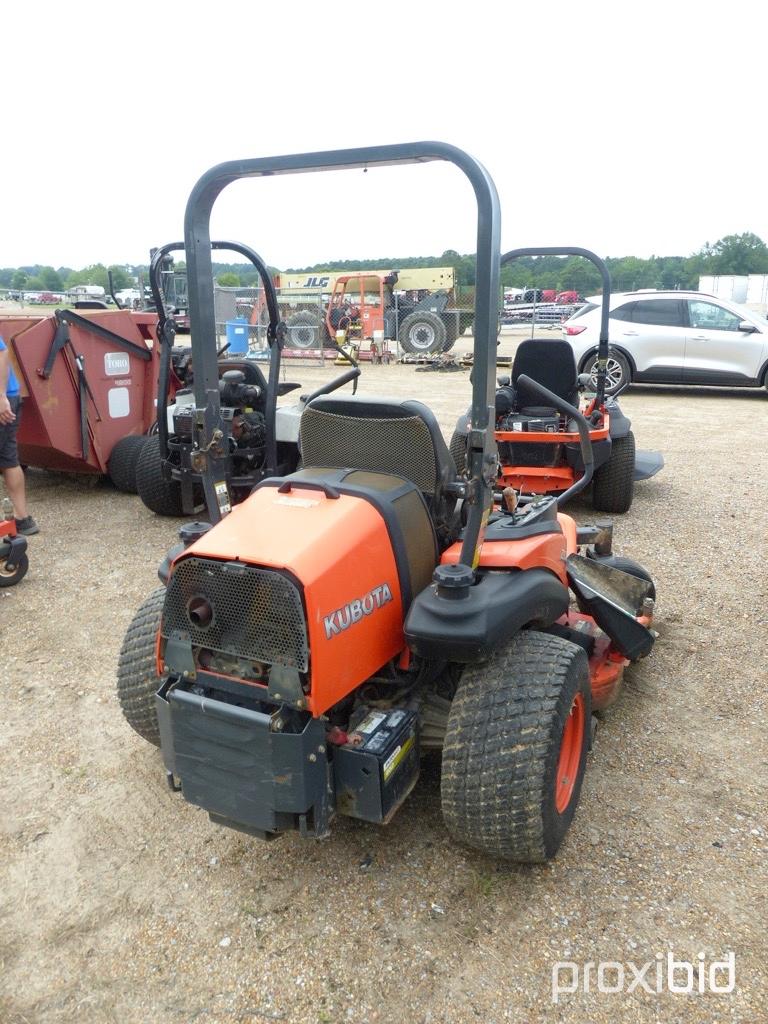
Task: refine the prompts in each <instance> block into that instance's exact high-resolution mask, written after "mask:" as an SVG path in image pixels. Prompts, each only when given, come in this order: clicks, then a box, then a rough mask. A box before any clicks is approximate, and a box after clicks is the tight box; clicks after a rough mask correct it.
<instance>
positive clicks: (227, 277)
mask: <svg viewBox="0 0 768 1024" xmlns="http://www.w3.org/2000/svg"><path fill="white" fill-rule="evenodd" d="M216 283H217V284H220V285H221V287H222V288H239V287H240V275H239V274H233V273H227V274H219V276H218V277H217V278H216Z"/></svg>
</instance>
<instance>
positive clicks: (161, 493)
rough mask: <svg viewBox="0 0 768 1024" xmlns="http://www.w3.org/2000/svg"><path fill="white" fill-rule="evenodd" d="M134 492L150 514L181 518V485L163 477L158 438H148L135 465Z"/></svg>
mask: <svg viewBox="0 0 768 1024" xmlns="http://www.w3.org/2000/svg"><path fill="white" fill-rule="evenodd" d="M136 491H137V493H138V495H139V497H140V498H141V500H142V501H143V502H144V504H145V505H146V506H147V508H148V509H150V510H151V511H152V512H155V513H156V514H157V515H159V516H182V515H184V509H183V506H182V503H181V484H180V483H179V482H178V481H177V480H166V479H165V477H164V476H163V460H162V458H161V456H160V438H159V437H150V438H148V439H147V442H146V444H145V445H144V447H143V448H142V450H141V452H140V453H139V458H138V462H137V463H136Z"/></svg>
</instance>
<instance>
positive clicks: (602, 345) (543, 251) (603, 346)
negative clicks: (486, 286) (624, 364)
mask: <svg viewBox="0 0 768 1024" xmlns="http://www.w3.org/2000/svg"><path fill="white" fill-rule="evenodd" d="M521 256H583V258H584V259H585V260H590V262H592V263H594V265H595V266H596V267H597V269H598V270H599V271H600V276H601V277H602V279H603V301H602V305H601V307H600V337H599V339H598V342H597V387H596V389H595V390H596V392H597V394H596V396H595V405H596V406H597V408H602V405H603V403H604V401H605V379H606V376H607V373H608V305H609V303H610V301H611V275H610V274H609V272H608V267H607V266H606V265H605V260H602V259H600V257H599V256H597V255H596V254H595V253H593V252H591V251H590V250H589V249H581V248H579V247H578V246H554V247H552V246H547V247H544V248H533V249H510V250H509V252H505V253H504V255H503V256H502V257H501V260H500V264H501V266H502V267H504V266H506V264H507V263H511V262H512V260H516V259H520V257H521ZM566 493H570V492H566Z"/></svg>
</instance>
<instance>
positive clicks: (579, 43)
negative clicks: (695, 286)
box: [0, 0, 768, 268]
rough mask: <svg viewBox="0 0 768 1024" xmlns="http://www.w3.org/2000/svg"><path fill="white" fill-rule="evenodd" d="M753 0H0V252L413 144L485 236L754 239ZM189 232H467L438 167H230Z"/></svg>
mask: <svg viewBox="0 0 768 1024" xmlns="http://www.w3.org/2000/svg"><path fill="white" fill-rule="evenodd" d="M767 29H768V15H767V14H766V8H765V7H763V6H762V5H753V4H747V3H746V2H741V0H732V2H731V3H729V4H725V3H722V2H718V3H708V2H706V0H699V2H697V3H688V2H678V3H675V2H674V0H672V2H670V0H668V2H666V3H658V2H656V0H644V2H643V3H638V2H633V3H631V4H627V3H621V2H620V0H615V2H613V3H610V2H606V3H600V2H595V0H581V2H578V3H577V2H574V0H568V2H560V0H548V2H546V3H545V2H541V3H525V4H523V3H504V2H503V0H502V2H499V0H493V2H491V0H466V2H465V3H461V4H459V3H454V2H442V3H438V2H434V0H421V2H419V0H410V2H401V0H386V2H385V3H375V4H373V3H371V4H363V3H342V4H332V3H323V2H319V0H313V2H305V0H292V2H286V0H283V2H277V3H259V2H257V0H250V2H240V0H226V2H219V3H207V2H202V3H200V4H194V5H193V4H192V3H189V2H180V0H162V2H161V0H155V2H153V3H147V2H145V0H129V2H127V3H122V4H121V3H106V2H99V3H92V2H76V0H73V2H70V3H68V4H66V3H61V2H57V3H51V2H49V0H44V2H38V3H36V4H34V5H28V4H21V3H16V4H13V5H12V6H10V7H9V6H8V5H6V6H4V9H3V23H2V34H3V37H4V44H5V45H4V46H3V48H2V49H3V60H2V83H3V84H2V101H0V110H2V112H3V120H2V129H1V130H2V138H3V140H4V143H5V145H4V147H3V155H2V162H1V163H0V168H1V169H0V182H1V183H2V189H1V190H0V266H2V267H7V266H20V265H25V264H33V263H41V264H50V265H53V266H55V267H58V266H62V265H65V266H70V267H75V268H78V267H82V266H85V265H87V264H90V263H105V264H109V263H117V264H120V263H142V262H146V261H147V259H148V255H149V249H150V247H152V246H155V245H160V244H163V243H165V242H170V241H175V240H181V238H182V237H183V218H184V208H185V204H186V200H187V197H188V195H189V192H190V189H191V188H192V186H193V185H194V183H195V181H196V180H197V179H198V178H199V176H200V175H201V174H202V173H203V172H205V171H206V170H207V169H209V168H210V167H212V166H213V165H215V164H218V163H220V162H222V161H224V160H230V159H238V158H251V157H265V156H270V155H276V154H283V153H299V152H309V151H312V150H318V149H336V148H344V147H353V146H364V145H376V144H384V143H400V142H411V141H415V140H419V139H436V140H439V141H443V142H449V143H452V144H453V145H456V146H459V147H461V148H463V149H465V150H467V151H468V152H470V153H471V154H472V155H473V156H475V157H477V159H479V160H480V161H481V162H482V163H483V164H485V166H486V167H487V168H488V170H489V171H490V173H491V176H492V177H493V178H494V180H495V182H496V186H497V188H498V190H499V195H500V199H501V208H502V244H503V248H504V249H508V248H512V247H516V246H523V245H557V244H564V245H579V246H585V247H587V248H591V249H593V250H595V251H596V252H597V253H599V254H600V255H602V256H625V255H634V256H642V257H647V256H650V255H652V254H655V255H688V254H690V253H692V252H694V251H696V250H697V249H699V248H700V247H701V246H702V245H703V244H704V243H705V242H706V241H710V242H712V241H715V240H716V239H718V238H721V237H722V236H724V235H726V234H732V233H740V232H744V231H753V232H755V233H756V234H758V235H760V237H761V238H763V239H764V240H766V241H768V197H767V193H768V186H767V184H766V181H767V177H766V149H767V148H768V145H767V140H766V133H767V132H768V125H767V124H766V118H765V116H764V112H765V109H766V95H767V90H766V77H767V76H768V60H767V59H766V49H767V47H768V32H767V31H766V30H767ZM212 236H213V237H217V238H228V239H234V240H237V241H240V242H244V243H246V244H248V245H251V246H252V247H253V248H255V249H257V250H258V251H259V252H260V253H261V255H262V256H263V257H264V259H265V260H267V262H269V263H270V264H272V265H275V266H278V267H282V268H285V267H288V266H302V265H308V264H312V263H320V262H322V261H325V260H333V259H346V258H355V257H359V258H367V257H384V256H408V255H432V254H434V255H439V254H441V253H442V252H443V251H444V250H445V249H449V248H450V249H456V250H458V251H459V252H472V251H474V249H475V208H474V198H473V194H472V191H471V189H470V187H469V185H468V184H467V183H466V180H465V179H464V177H463V175H462V174H461V173H460V172H458V171H456V170H455V169H454V168H452V167H450V166H448V165H438V164H431V165H424V166H420V167H415V168H389V169H380V170H371V171H370V172H368V173H367V174H363V173H362V172H361V171H346V172H334V173H329V174H316V175H303V176H301V177H296V176H290V177H286V178H279V179H272V180H265V179H259V180H250V181H245V182H239V183H237V184H236V185H233V186H230V188H228V189H227V190H226V191H225V192H224V194H223V195H222V197H221V199H220V200H219V201H218V202H217V204H216V206H215V208H214V215H213V221H212Z"/></svg>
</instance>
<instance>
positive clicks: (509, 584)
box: [404, 569, 568, 662]
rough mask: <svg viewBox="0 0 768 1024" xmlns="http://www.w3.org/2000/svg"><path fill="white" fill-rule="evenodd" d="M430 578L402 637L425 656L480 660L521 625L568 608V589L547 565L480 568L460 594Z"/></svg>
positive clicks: (543, 622)
mask: <svg viewBox="0 0 768 1024" xmlns="http://www.w3.org/2000/svg"><path fill="white" fill-rule="evenodd" d="M440 591H441V588H439V587H438V586H437V585H436V584H434V583H433V584H432V585H431V586H429V587H427V588H426V589H425V590H422V591H421V593H420V594H418V595H417V596H416V598H415V599H414V601H413V602H412V604H411V607H410V610H409V612H408V615H407V616H406V619H405V626H404V632H405V638H406V641H407V642H408V645H409V647H410V648H411V650H412V651H414V652H415V653H416V654H418V655H420V656H421V657H423V658H427V659H429V660H440V659H442V660H445V661H458V662H473V661H483V660H484V659H485V658H488V657H489V656H490V655H491V654H492V653H493V651H495V650H496V649H497V648H498V647H500V646H501V645H502V644H503V643H505V642H506V641H507V640H509V638H510V637H512V636H514V634H515V633H518V632H519V631H520V630H521V629H522V628H523V627H524V626H550V625H552V623H553V622H555V621H556V620H557V619H559V618H560V616H561V615H564V614H565V612H566V611H567V610H568V589H567V587H565V586H564V585H563V584H562V583H561V582H560V580H559V579H558V578H557V577H556V576H554V575H553V574H552V573H551V572H549V571H548V570H547V569H524V570H520V569H515V570H506V571H503V572H480V573H478V574H477V582H476V583H475V584H474V585H473V586H469V587H466V588H464V589H463V590H462V591H461V595H462V596H445V594H444V593H442V594H441V592H440Z"/></svg>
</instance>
